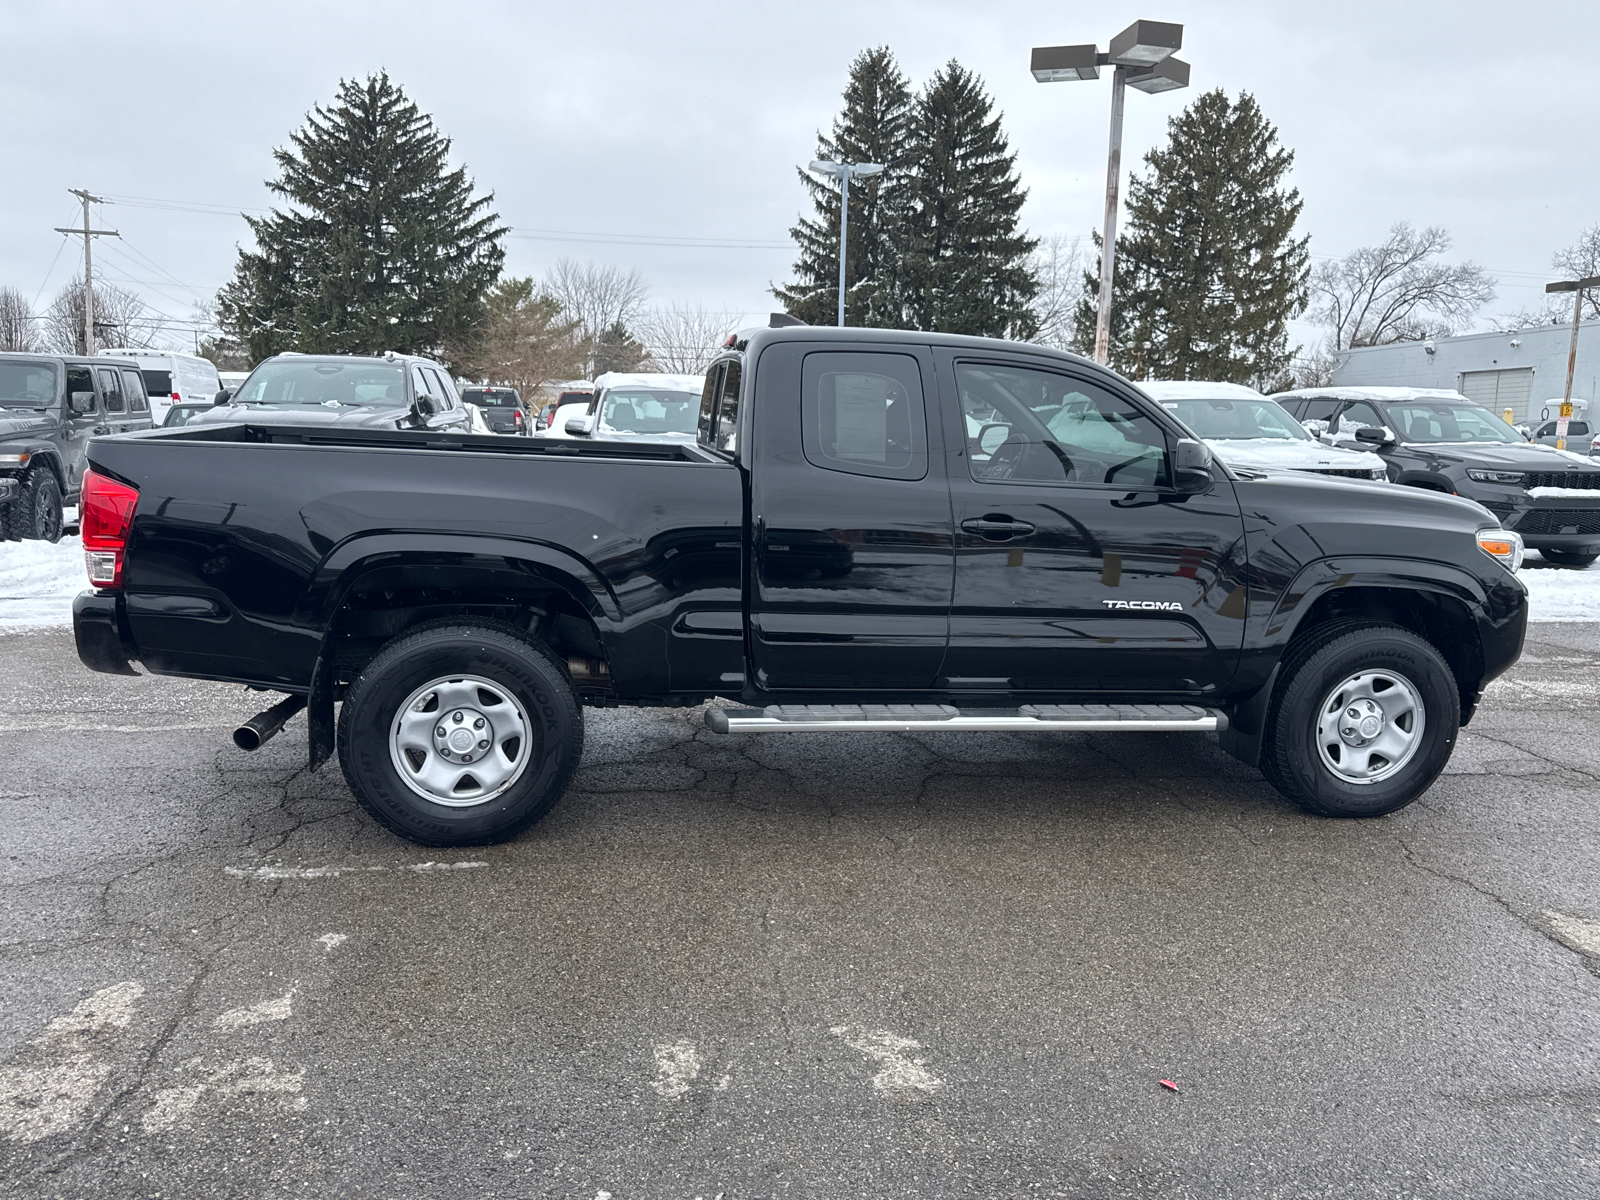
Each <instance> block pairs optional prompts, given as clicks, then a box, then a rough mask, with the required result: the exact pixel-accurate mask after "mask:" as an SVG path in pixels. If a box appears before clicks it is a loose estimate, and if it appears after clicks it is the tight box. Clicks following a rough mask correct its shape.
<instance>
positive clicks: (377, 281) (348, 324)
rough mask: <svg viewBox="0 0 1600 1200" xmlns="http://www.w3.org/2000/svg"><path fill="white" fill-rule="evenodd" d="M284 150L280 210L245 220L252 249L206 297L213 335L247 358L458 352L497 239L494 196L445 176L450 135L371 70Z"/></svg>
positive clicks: (475, 313) (486, 283)
mask: <svg viewBox="0 0 1600 1200" xmlns="http://www.w3.org/2000/svg"><path fill="white" fill-rule="evenodd" d="M289 142H290V145H289V147H288V148H287V149H279V150H276V151H274V154H273V157H274V159H275V160H276V162H277V164H278V169H279V174H278V178H277V179H275V180H272V181H270V182H269V183H268V186H269V187H270V188H271V189H272V190H273V191H274V192H276V193H277V194H278V195H280V196H282V197H283V198H284V199H285V200H286V201H288V211H279V210H277V209H274V210H273V212H272V213H270V214H269V215H268V216H265V217H247V218H246V220H248V221H249V222H250V227H251V231H252V232H253V233H254V235H255V242H256V248H255V249H254V250H253V251H241V253H240V255H239V262H238V265H237V267H236V269H235V272H234V278H233V280H232V282H231V283H229V284H228V286H227V287H225V288H224V289H223V291H222V293H221V294H220V295H219V297H218V309H219V314H218V315H219V319H220V322H221V324H222V327H223V329H224V331H225V332H226V333H227V334H229V335H230V336H231V337H233V338H234V339H236V340H237V341H239V342H240V343H242V344H243V345H245V346H247V347H248V349H249V352H250V356H251V358H252V359H254V360H260V359H261V358H263V357H266V356H267V355H269V354H274V353H277V352H278V351H280V350H287V349H295V350H300V351H304V352H311V353H333V354H373V353H378V352H381V351H384V350H397V351H403V352H418V353H427V354H433V355H436V356H442V357H444V358H446V359H449V358H451V357H453V356H454V355H455V354H456V353H459V352H460V350H461V348H463V347H465V346H467V345H468V344H469V343H470V341H471V339H472V337H473V334H474V331H475V329H476V326H477V325H478V323H479V321H480V320H481V317H482V313H483V299H484V295H485V293H486V292H487V291H488V289H489V287H490V285H491V284H493V283H494V281H495V279H496V278H497V277H498V276H499V274H500V266H501V263H502V262H503V261H504V258H505V252H504V250H503V249H502V248H501V245H500V238H501V237H502V236H504V234H505V232H506V231H505V229H504V228H503V227H502V226H501V225H500V223H499V217H498V216H497V215H496V214H495V212H494V211H493V209H492V207H491V204H492V201H493V195H492V194H490V195H484V196H478V197H474V196H473V194H472V192H473V184H472V181H471V179H469V178H468V176H467V172H466V169H465V168H464V167H457V168H456V169H455V170H450V169H449V166H448V162H447V157H448V154H449V150H450V141H449V139H448V138H446V137H444V136H442V135H441V134H440V133H439V132H438V131H437V130H436V129H435V127H434V124H433V120H432V118H431V117H429V116H428V115H427V114H425V113H423V112H421V111H420V110H419V109H418V108H417V106H416V105H415V104H414V103H413V102H412V101H411V100H409V99H408V98H407V97H406V94H405V92H404V90H402V89H401V88H400V87H398V86H397V85H395V84H393V83H391V82H390V80H389V77H388V75H387V73H380V74H378V75H374V76H371V77H369V78H368V79H367V80H365V81H364V82H355V81H343V80H341V81H340V85H339V96H338V99H337V101H336V102H335V103H334V105H333V106H332V107H330V108H323V107H322V106H321V105H318V106H317V107H316V108H315V109H314V110H313V111H312V113H311V115H310V116H309V117H308V118H307V120H306V123H305V125H304V126H303V127H302V128H301V129H299V130H297V131H296V132H295V133H293V134H291V135H290V138H289Z"/></svg>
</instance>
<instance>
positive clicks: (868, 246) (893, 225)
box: [773, 46, 912, 328]
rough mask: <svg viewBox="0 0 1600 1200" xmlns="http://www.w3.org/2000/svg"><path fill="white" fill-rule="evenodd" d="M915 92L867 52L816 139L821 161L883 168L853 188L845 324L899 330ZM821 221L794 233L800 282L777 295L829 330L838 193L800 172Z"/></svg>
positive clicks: (882, 50)
mask: <svg viewBox="0 0 1600 1200" xmlns="http://www.w3.org/2000/svg"><path fill="white" fill-rule="evenodd" d="M911 117H912V100H911V88H910V85H909V84H908V83H907V82H906V77H905V76H904V75H902V74H901V73H900V68H899V66H898V65H897V64H896V63H895V60H894V55H892V54H891V53H890V52H889V49H888V47H886V46H880V47H878V48H877V49H874V50H864V51H862V52H861V54H859V55H857V57H856V60H855V62H853V63H851V64H850V81H849V83H847V84H846V85H845V89H844V109H843V110H842V111H841V112H840V114H839V115H838V116H837V117H835V118H834V122H833V132H832V135H831V136H828V137H824V136H822V135H821V134H820V133H819V134H818V135H817V153H816V157H817V158H819V159H825V160H829V161H833V162H840V161H843V162H850V163H862V162H871V163H881V164H883V166H884V172H883V174H881V175H877V176H869V177H868V178H865V179H862V180H859V181H855V182H852V184H851V187H850V229H849V237H850V254H849V260H848V262H847V263H846V276H845V280H846V286H845V322H846V324H849V325H865V326H872V327H876V328H898V327H900V326H901V325H902V324H903V318H902V316H901V313H900V308H899V304H898V299H897V293H898V287H897V267H898V264H899V250H900V241H901V229H902V226H903V223H904V215H905V204H906V193H907V188H908V184H909V174H910V169H911V163H910V159H911V149H912V148H911V143H910V139H911ZM800 180H801V182H802V183H804V184H805V187H806V190H807V191H808V192H809V193H810V195H811V202H812V205H813V206H814V209H815V213H816V215H815V216H814V217H811V218H807V217H801V218H800V222H799V224H797V225H796V226H795V227H794V228H793V229H791V230H790V231H789V232H790V233H791V234H792V235H793V237H794V240H795V241H796V242H797V243H798V244H799V246H800V257H799V260H798V261H797V262H796V263H795V265H794V273H795V276H796V279H795V282H793V283H791V284H788V285H787V286H784V287H778V288H774V289H773V294H774V295H775V296H777V298H778V299H779V300H780V301H781V302H782V303H783V306H784V308H785V309H786V310H787V311H788V312H789V313H791V314H793V315H794V316H797V317H799V318H800V319H801V320H802V321H806V322H808V323H809V324H812V325H832V324H833V323H834V322H835V321H836V320H837V319H838V318H837V314H838V304H839V187H838V185H837V184H836V183H834V182H833V181H831V180H828V181H824V180H819V179H817V178H816V177H814V176H813V175H812V174H811V173H810V172H809V171H801V172H800Z"/></svg>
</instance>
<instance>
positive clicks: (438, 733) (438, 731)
mask: <svg viewBox="0 0 1600 1200" xmlns="http://www.w3.org/2000/svg"><path fill="white" fill-rule="evenodd" d="M433 733H434V736H435V737H443V736H444V726H443V725H441V726H439V728H437V729H435V730H434V731H433Z"/></svg>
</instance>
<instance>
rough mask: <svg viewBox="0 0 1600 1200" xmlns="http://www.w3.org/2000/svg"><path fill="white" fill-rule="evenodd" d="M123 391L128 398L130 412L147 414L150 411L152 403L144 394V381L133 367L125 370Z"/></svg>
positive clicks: (123, 373)
mask: <svg viewBox="0 0 1600 1200" xmlns="http://www.w3.org/2000/svg"><path fill="white" fill-rule="evenodd" d="M122 390H123V392H124V393H125V394H126V395H127V397H128V411H129V412H136V413H147V412H149V411H150V401H149V400H148V399H147V398H146V396H145V394H144V379H143V378H142V377H141V376H140V374H139V372H138V371H135V370H134V369H133V368H132V367H127V368H124V369H123V372H122Z"/></svg>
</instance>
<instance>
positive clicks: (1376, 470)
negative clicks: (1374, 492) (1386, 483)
mask: <svg viewBox="0 0 1600 1200" xmlns="http://www.w3.org/2000/svg"><path fill="white" fill-rule="evenodd" d="M1372 477H1373V478H1374V479H1387V478H1389V472H1387V471H1385V470H1384V469H1383V468H1382V467H1373V468H1372Z"/></svg>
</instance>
